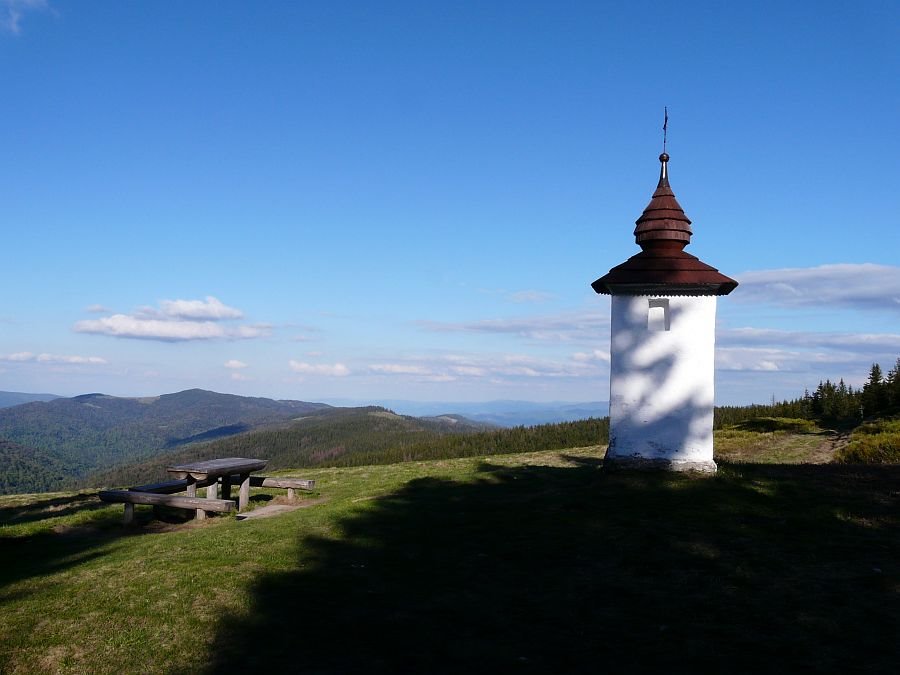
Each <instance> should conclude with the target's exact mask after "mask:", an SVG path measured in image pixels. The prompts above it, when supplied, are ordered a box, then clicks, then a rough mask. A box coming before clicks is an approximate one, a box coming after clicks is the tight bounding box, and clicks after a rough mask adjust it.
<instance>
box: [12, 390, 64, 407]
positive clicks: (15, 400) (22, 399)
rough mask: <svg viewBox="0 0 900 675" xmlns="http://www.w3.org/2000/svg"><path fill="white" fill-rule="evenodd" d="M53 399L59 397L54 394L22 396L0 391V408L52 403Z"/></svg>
mask: <svg viewBox="0 0 900 675" xmlns="http://www.w3.org/2000/svg"><path fill="white" fill-rule="evenodd" d="M55 398H60V397H59V396H56V395H55V394H24V393H22V392H20V391H0V408H9V407H10V406H14V405H22V404H23V403H32V402H33V401H52V400H53V399H55Z"/></svg>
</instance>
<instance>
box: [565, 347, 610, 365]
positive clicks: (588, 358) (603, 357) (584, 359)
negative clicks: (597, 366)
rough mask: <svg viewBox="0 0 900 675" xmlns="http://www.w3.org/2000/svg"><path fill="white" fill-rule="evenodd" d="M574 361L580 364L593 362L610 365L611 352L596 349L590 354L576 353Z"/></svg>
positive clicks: (573, 356)
mask: <svg viewBox="0 0 900 675" xmlns="http://www.w3.org/2000/svg"><path fill="white" fill-rule="evenodd" d="M572 359H573V360H575V361H578V362H579V363H590V362H592V361H599V362H601V363H609V350H605V351H604V350H602V349H594V350H593V351H590V352H576V353H575V354H573V355H572Z"/></svg>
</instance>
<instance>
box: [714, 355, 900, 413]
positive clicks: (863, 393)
mask: <svg viewBox="0 0 900 675" xmlns="http://www.w3.org/2000/svg"><path fill="white" fill-rule="evenodd" d="M898 414H900V358H898V359H897V362H896V363H895V364H894V366H893V368H891V369H890V370H889V371H888V372H887V374H885V373H884V371H883V370H882V368H881V366H880V365H879V364H877V363H873V364H872V367H871V368H870V369H869V377H868V379H867V380H866V382H865V384H863V386H862V387H858V388H853V387H852V386H850V385H848V384H847V383H845V382H844V379H843V378H841V379H840V380H838V382H832V381H831V380H824V381H820V382H819V386H818V387H816V389H815V391H813V392H810V391H809V390H808V389H807V390H806V391H804V392H803V395H802V396H800V397H799V398H796V399H793V400H784V401H780V402H776V401H773V402H772V403H771V404H769V405H765V404H764V405H749V406H722V407H719V408H716V412H715V425H716V428H718V429H721V428H723V427H726V426H731V425H734V424H740V423H741V422H744V421H746V420H749V419H753V418H756V417H790V418H798V419H806V420H812V421H815V422H817V423H818V424H820V425H821V426H824V427H827V428H834V429H847V428H852V427H856V426H858V425H859V424H861V423H862V422H863V421H865V420H870V419H878V418H882V417H890V416H892V415H898Z"/></svg>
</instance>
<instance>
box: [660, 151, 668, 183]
mask: <svg viewBox="0 0 900 675" xmlns="http://www.w3.org/2000/svg"><path fill="white" fill-rule="evenodd" d="M659 162H660V164H661V165H662V166H660V167H659V184H660V185H662V184H663V183H665V184H668V182H669V155H667V154H666V153H665V152H663V154H661V155H660V156H659Z"/></svg>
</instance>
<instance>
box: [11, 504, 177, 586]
mask: <svg viewBox="0 0 900 675" xmlns="http://www.w3.org/2000/svg"><path fill="white" fill-rule="evenodd" d="M103 510H105V511H107V514H105V515H104V514H98V515H97V516H96V517H93V516H91V515H90V514H91V513H92V512H95V511H103ZM172 511H175V509H172ZM180 511H182V512H183V510H180ZM80 515H85V516H87V519H86V520H84V521H78V522H77V523H76V524H74V525H70V524H67V521H66V520H65V518H66V517H68V516H80ZM51 518H60V519H61V521H60V523H58V524H57V525H55V526H54V527H53V528H52V529H48V528H46V527H44V528H41V529H38V530H37V531H35V532H33V533H26V534H18V535H13V536H8V535H7V536H4V535H3V534H0V601H2V600H5V599H9V598H10V597H12V596H10V595H9V594H8V591H7V590H6V589H7V586H9V585H10V584H14V583H16V582H18V581H24V580H27V579H31V578H36V577H41V576H45V575H49V574H54V573H56V572H60V571H63V570H66V569H69V568H71V567H75V566H77V565H80V564H83V563H85V562H88V561H90V560H93V559H95V558H97V557H99V556H101V555H104V548H105V547H106V545H107V544H109V543H110V542H113V541H115V540H117V539H120V538H122V537H130V536H137V535H143V534H150V533H153V532H155V531H159V528H158V527H156V526H158V525H161V524H162V523H182V522H185V518H184V517H183V515H182V513H181V512H179V513H163V512H157V511H156V510H155V509H138V510H136V511H135V524H134V525H132V526H127V527H126V526H123V525H122V510H121V509H120V508H110V505H109V504H106V503H104V502H101V501H100V499H99V498H98V497H97V495H96V494H95V493H85V494H77V495H66V496H64V497H51V498H47V499H42V500H39V501H34V502H30V503H28V504H22V505H10V506H2V507H0V526H16V525H27V524H28V523H33V522H37V521H42V520H47V519H51ZM148 525H151V528H147V526H148ZM23 593H26V591H22V592H20V593H19V594H18V595H22V594H23Z"/></svg>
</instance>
